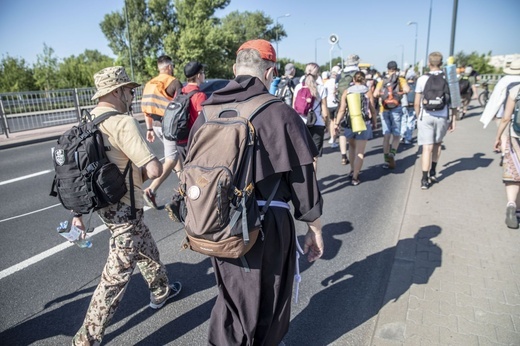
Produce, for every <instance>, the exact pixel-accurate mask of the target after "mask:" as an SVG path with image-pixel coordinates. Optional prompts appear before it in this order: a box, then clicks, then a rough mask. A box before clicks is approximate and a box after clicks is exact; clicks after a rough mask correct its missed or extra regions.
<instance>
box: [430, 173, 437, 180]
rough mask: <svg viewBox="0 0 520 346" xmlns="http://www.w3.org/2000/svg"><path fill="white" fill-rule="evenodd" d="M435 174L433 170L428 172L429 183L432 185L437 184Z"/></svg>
mask: <svg viewBox="0 0 520 346" xmlns="http://www.w3.org/2000/svg"><path fill="white" fill-rule="evenodd" d="M436 175H437V173H435V171H434V170H430V181H431V182H432V183H436V182H437V177H436Z"/></svg>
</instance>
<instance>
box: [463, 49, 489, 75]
mask: <svg viewBox="0 0 520 346" xmlns="http://www.w3.org/2000/svg"><path fill="white" fill-rule="evenodd" d="M490 59H491V51H489V52H488V53H487V54H479V53H477V52H471V54H469V55H468V54H465V53H464V52H463V51H460V52H458V53H457V54H455V63H456V64H457V66H468V65H471V66H472V67H473V69H474V70H475V71H477V72H478V73H479V74H487V73H497V72H499V71H496V70H495V68H494V67H493V66H491V65H490V64H489V61H490Z"/></svg>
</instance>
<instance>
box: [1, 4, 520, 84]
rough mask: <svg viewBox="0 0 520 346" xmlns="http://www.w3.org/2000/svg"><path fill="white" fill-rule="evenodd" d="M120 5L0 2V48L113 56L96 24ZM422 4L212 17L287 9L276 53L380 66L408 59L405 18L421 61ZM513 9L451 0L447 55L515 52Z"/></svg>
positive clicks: (445, 8) (442, 24)
mask: <svg viewBox="0 0 520 346" xmlns="http://www.w3.org/2000/svg"><path fill="white" fill-rule="evenodd" d="M453 2H454V0H432V3H433V5H432V17H431V29H430V47H429V50H430V51H434V50H438V51H440V52H441V53H443V54H444V55H445V56H448V53H449V49H450V40H451V26H452V14H453ZM123 4H124V0H89V1H85V0H82V1H79V0H48V1H37V0H1V1H0V54H1V55H4V54H6V53H8V54H9V55H10V56H14V57H19V58H24V59H25V60H26V61H27V62H28V63H29V64H32V63H34V62H36V56H37V55H38V54H41V53H42V52H43V43H44V42H45V43H46V44H47V45H48V46H50V47H52V48H53V49H54V51H55V54H56V56H57V57H58V58H61V59H63V58H65V57H68V56H70V55H78V54H80V53H82V52H83V51H84V50H85V49H97V50H99V51H100V52H102V53H104V54H106V55H109V56H112V57H114V54H113V52H112V51H111V50H110V49H109V48H108V42H107V40H106V38H105V37H104V35H103V33H102V32H101V29H100V27H99V23H100V22H101V21H102V20H103V17H104V15H105V14H107V13H110V12H113V11H118V10H121V9H122V8H123ZM429 9H430V0H393V1H388V0H371V1H370V0H369V1H363V0H361V1H359V0H357V1H353V0H321V1H308V0H261V1H260V0H258V1H256V0H232V1H231V4H230V5H229V6H228V7H227V8H226V9H224V10H220V11H218V12H217V13H216V15H217V16H218V17H223V16H225V15H226V14H227V13H229V12H231V11H234V10H238V11H241V12H243V11H251V12H252V11H263V12H264V13H265V14H266V15H268V16H270V17H271V18H272V19H273V20H276V18H277V17H280V16H284V15H285V14H287V13H289V14H290V16H289V17H282V18H278V21H279V23H281V24H283V26H284V28H285V30H286V32H287V34H288V37H286V38H284V39H283V40H281V41H280V42H279V43H278V51H279V55H280V56H282V57H287V58H291V59H294V60H296V61H298V62H302V63H307V62H311V61H314V60H315V56H317V62H318V63H319V64H324V63H325V62H326V61H328V60H329V59H330V56H332V57H333V58H334V57H338V56H341V55H342V56H343V57H344V58H345V57H346V56H347V55H349V54H352V53H356V54H358V55H359V56H360V57H361V60H362V61H364V62H369V63H372V64H374V65H375V67H376V68H378V69H385V68H386V63H387V62H388V61H390V60H395V61H396V62H397V63H398V65H399V66H401V60H403V62H405V63H409V64H410V63H413V60H414V47H415V31H416V26H415V25H410V26H407V23H408V22H409V21H413V22H417V23H418V25H417V57H416V59H417V61H418V62H419V61H421V60H424V59H425V57H426V41H427V32H428V15H429ZM519 13H520V0H492V1H489V0H459V4H458V15H457V27H456V37H455V53H457V52H459V51H461V50H462V51H464V52H465V53H470V52H473V51H477V52H478V53H487V52H488V51H492V54H493V55H501V54H515V53H520V39H518V33H520V21H519V20H518V14H519ZM331 34H336V35H337V36H338V37H339V39H340V41H339V47H341V50H340V49H339V48H338V47H337V46H335V47H334V49H333V50H332V51H331V47H332V46H331V45H330V44H329V43H328V38H329V37H330V35H331ZM273 45H274V46H276V44H275V43H274V42H273ZM316 53H317V54H316ZM168 54H171V55H175V52H168ZM213 77H217V76H213Z"/></svg>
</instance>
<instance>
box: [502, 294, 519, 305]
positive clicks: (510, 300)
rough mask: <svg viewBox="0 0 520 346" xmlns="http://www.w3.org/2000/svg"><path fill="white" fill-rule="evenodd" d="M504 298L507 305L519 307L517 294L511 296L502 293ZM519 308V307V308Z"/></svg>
mask: <svg viewBox="0 0 520 346" xmlns="http://www.w3.org/2000/svg"><path fill="white" fill-rule="evenodd" d="M504 294H505V296H506V302H507V304H509V305H520V295H519V294H513V293H510V292H504ZM519 308H520V306H519Z"/></svg>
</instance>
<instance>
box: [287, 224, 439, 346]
mask: <svg viewBox="0 0 520 346" xmlns="http://www.w3.org/2000/svg"><path fill="white" fill-rule="evenodd" d="M440 233H441V228H440V227H438V226H436V225H431V226H425V227H422V228H420V229H419V231H418V232H417V234H416V235H415V236H414V237H413V238H406V239H402V240H400V241H399V242H398V243H397V244H396V246H394V247H390V248H387V249H384V250H383V251H380V252H378V253H375V254H372V255H370V256H368V257H367V258H365V259H363V260H361V261H358V262H355V263H353V264H351V265H349V266H348V267H347V268H345V269H343V270H340V271H338V272H336V273H334V274H333V275H331V276H329V277H327V278H325V279H323V281H322V285H323V286H324V287H325V288H324V289H323V290H321V291H320V292H318V293H317V294H315V295H314V296H313V297H312V298H311V299H310V301H309V304H308V306H307V307H306V308H305V309H304V310H302V311H301V312H300V313H299V314H298V315H297V316H296V317H294V319H293V320H292V321H291V327H290V330H289V333H288V335H287V336H286V338H285V339H284V341H285V342H286V344H287V345H309V344H311V345H316V346H318V345H329V344H331V343H333V342H334V341H336V340H338V339H339V338H340V337H342V336H343V335H344V334H346V333H348V332H350V331H351V330H353V329H354V328H357V327H358V326H360V325H362V324H363V323H364V322H366V321H368V320H369V319H371V318H372V317H374V316H376V315H377V314H378V313H379V310H380V309H381V308H382V307H383V306H384V305H385V304H386V303H388V302H390V301H392V300H396V299H398V298H399V297H400V296H401V295H402V294H403V293H405V292H406V291H407V290H408V289H409V288H410V286H411V285H412V284H418V285H420V284H425V283H427V282H428V280H429V278H430V276H431V275H432V274H433V272H434V271H435V269H436V268H437V267H440V266H441V258H442V250H441V248H439V247H438V246H437V245H436V244H434V243H433V242H432V241H431V239H432V238H434V237H436V236H437V235H439V234H440ZM394 261H395V262H394ZM403 262H404V265H403ZM392 265H393V268H392ZM391 270H392V277H391V278H390V272H391ZM389 281H390V282H391V284H390V285H388V282H389ZM387 286H388V287H387ZM385 291H386V292H385ZM309 326H312V328H310V327H309Z"/></svg>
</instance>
